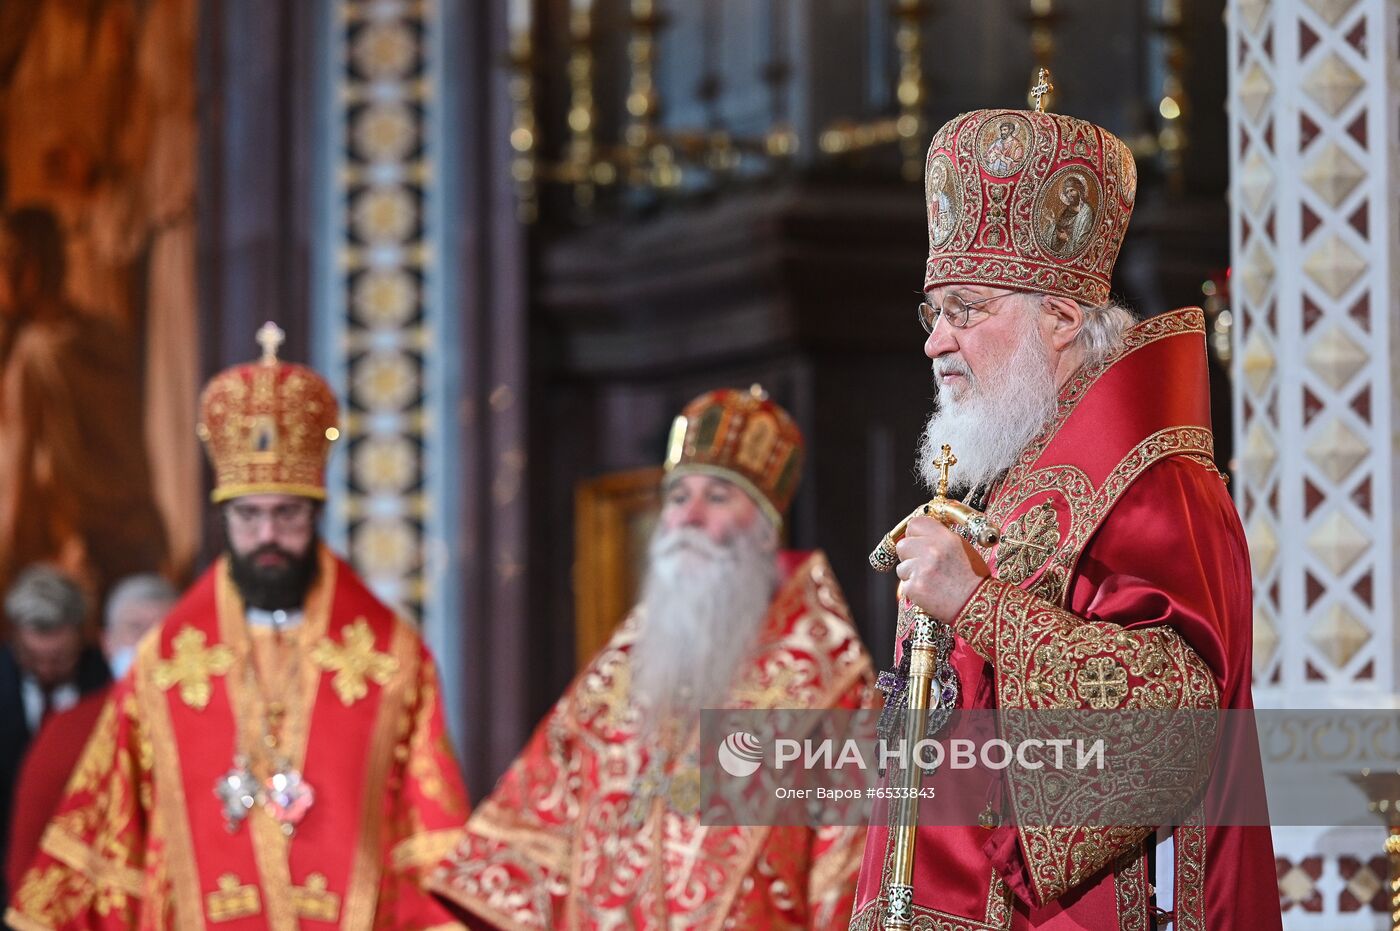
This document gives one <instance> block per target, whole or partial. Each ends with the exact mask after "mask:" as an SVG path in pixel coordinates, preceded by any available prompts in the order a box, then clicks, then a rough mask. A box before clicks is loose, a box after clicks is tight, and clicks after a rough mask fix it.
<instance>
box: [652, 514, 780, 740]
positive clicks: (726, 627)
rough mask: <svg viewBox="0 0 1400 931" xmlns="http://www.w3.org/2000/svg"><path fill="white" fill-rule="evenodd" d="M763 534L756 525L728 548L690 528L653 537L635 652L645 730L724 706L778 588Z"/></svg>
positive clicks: (774, 564)
mask: <svg viewBox="0 0 1400 931" xmlns="http://www.w3.org/2000/svg"><path fill="white" fill-rule="evenodd" d="M762 529H766V528H762ZM760 530H761V528H760V527H759V525H758V524H757V523H755V525H754V526H753V527H752V528H751V529H749V530H747V531H742V532H740V533H737V534H735V536H734V537H733V538H732V539H730V540H729V541H728V542H727V543H725V544H722V545H721V544H717V543H715V542H713V541H712V540H711V539H710V538H709V537H707V536H706V535H705V534H704V533H702V532H701V531H698V530H695V529H694V528H690V527H679V528H677V529H675V530H672V531H670V532H666V531H665V530H662V529H658V530H657V532H656V533H655V535H653V537H652V539H651V545H650V547H649V548H648V556H649V564H648V566H647V573H646V577H645V579H644V580H643V582H642V597H641V603H642V606H643V608H642V610H643V616H642V626H641V630H640V632H639V634H638V638H637V642H636V644H635V645H634V646H633V648H632V698H633V700H634V701H635V702H636V703H637V705H638V706H639V708H640V710H641V712H642V718H643V721H644V722H645V723H649V724H655V723H657V722H658V721H660V720H662V719H664V718H667V717H673V716H691V715H694V714H696V713H698V711H699V710H700V709H702V708H714V707H723V704H724V701H725V699H726V697H727V695H728V693H729V689H730V685H731V683H732V681H733V680H734V677H735V673H736V672H738V671H739V669H740V667H741V666H742V664H743V663H744V662H745V661H746V660H748V659H749V657H750V654H751V653H752V651H753V648H754V646H755V644H756V643H757V640H758V635H759V632H760V629H761V628H762V625H763V621H764V618H765V616H766V615H767V613H768V605H769V602H770V601H771V600H772V598H773V590H774V588H775V586H776V584H777V566H776V563H775V562H774V558H773V556H774V554H773V547H772V544H771V542H769V539H770V537H768V536H766V535H764V534H762V533H761V532H760Z"/></svg>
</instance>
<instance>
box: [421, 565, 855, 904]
mask: <svg viewBox="0 0 1400 931" xmlns="http://www.w3.org/2000/svg"><path fill="white" fill-rule="evenodd" d="M635 631H636V623H635V618H634V619H633V620H631V621H629V622H628V623H627V624H626V625H625V626H624V628H623V629H622V630H621V631H619V633H618V635H617V636H615V637H614V639H613V640H612V641H611V642H610V643H609V645H608V646H607V647H606V648H605V649H604V650H603V652H602V653H601V654H600V655H599V657H598V658H597V659H596V660H595V661H594V662H593V663H591V664H590V666H589V667H588V669H586V670H585V671H584V672H583V673H582V674H581V675H580V677H579V678H578V679H577V680H576V681H575V683H574V685H573V686H572V687H571V689H570V691H569V692H567V693H566V695H565V697H564V699H563V700H561V702H560V703H559V704H558V705H556V706H555V708H554V710H553V711H552V712H551V714H550V717H549V718H548V719H547V721H546V723H545V724H544V725H543V726H542V728H543V729H542V731H541V732H540V733H539V734H537V736H536V737H535V738H534V739H533V740H532V742H531V747H530V749H529V750H527V752H526V754H525V755H524V756H522V757H521V758H519V759H518V760H517V761H516V763H515V764H514V765H513V766H512V769H511V770H510V771H509V772H508V773H507V775H506V777H505V778H503V779H502V781H501V782H500V783H499V784H498V785H497V788H496V792H495V793H494V794H493V795H492V796H491V798H489V799H487V800H486V801H485V803H484V804H482V805H481V806H480V807H479V808H478V809H477V810H476V812H474V813H473V815H472V818H471V820H470V822H469V823H468V832H467V835H466V837H465V838H464V839H463V841H462V843H461V844H460V845H459V846H458V847H457V848H456V850H455V852H454V854H453V856H452V857H451V861H450V865H448V866H447V867H445V868H444V869H442V870H439V871H437V872H436V873H435V874H434V876H433V877H432V879H431V881H430V882H431V888H432V889H433V890H434V891H436V892H438V893H439V894H442V895H444V896H446V897H447V898H449V899H452V900H454V901H456V902H459V903H463V904H469V907H470V908H471V909H472V910H473V911H477V912H480V913H481V914H483V915H484V916H486V917H487V919H488V920H490V921H491V922H492V923H493V924H495V925H497V926H499V927H502V928H507V929H527V928H528V929H539V928H546V927H553V926H561V927H562V926H567V927H633V926H636V925H637V924H638V923H639V921H640V922H641V923H644V924H648V925H656V926H666V927H670V928H673V929H676V931H682V929H695V931H701V929H707V931H719V929H721V928H722V927H724V926H725V924H726V922H727V921H730V920H732V921H733V927H739V928H743V927H773V928H775V929H776V928H785V927H797V926H799V925H801V924H802V922H799V921H796V920H794V921H792V922H791V923H788V922H787V921H786V920H785V919H784V918H783V917H782V916H784V915H787V914H790V913H796V912H797V911H799V910H800V909H802V908H803V907H804V903H805V902H806V899H805V897H804V896H803V894H802V890H803V885H802V883H800V882H799V881H798V880H799V876H801V875H803V874H799V873H798V872H797V870H798V869H799V865H798V864H797V863H796V862H795V861H794V860H793V853H794V852H795V851H801V850H807V849H809V847H808V845H809V842H808V841H805V840H804V841H803V842H801V843H798V842H796V841H795V839H793V838H791V837H790V836H788V835H785V834H783V833H782V832H783V831H784V830H786V829H771V830H770V829H768V828H754V827H741V828H727V827H726V828H721V827H707V826H703V825H701V824H699V822H698V819H697V818H696V817H695V816H694V815H688V816H687V815H685V814H683V813H681V812H678V811H676V810H675V809H674V808H673V807H671V806H668V805H664V804H653V805H651V806H650V808H649V809H648V810H647V811H646V812H645V815H644V819H645V820H643V821H642V823H641V824H640V825H637V824H635V823H633V822H632V821H631V820H630V818H629V815H630V814H631V809H632V807H633V806H632V802H633V799H634V797H635V794H636V787H637V785H638V784H639V782H640V780H641V779H642V777H643V774H644V773H645V772H646V770H647V768H648V765H649V764H650V762H651V759H652V750H651V749H650V747H649V746H648V745H647V743H646V741H644V740H643V739H642V736H641V734H640V733H639V730H638V728H637V726H636V719H635V718H634V717H633V716H632V712H631V711H630V710H629V708H630V707H631V705H630V703H629V702H627V701H626V692H625V691H624V690H623V689H622V688H621V687H620V686H619V685H618V683H619V682H621V681H623V679H624V678H625V676H626V670H627V669H628V668H629V665H630V662H631V657H630V654H629V650H628V647H629V646H630V644H631V643H632V642H634V640H635ZM763 637H764V639H763V641H762V643H763V646H761V647H760V653H759V656H758V657H757V658H756V661H755V663H754V667H755V669H756V671H757V672H756V675H755V677H754V679H753V680H752V681H751V682H750V681H746V682H745V683H743V685H741V686H740V688H741V689H742V688H743V686H746V685H751V686H756V689H753V690H751V692H752V693H751V694H750V695H749V698H750V699H752V698H754V697H756V696H757V695H758V694H759V693H764V696H765V697H766V698H768V699H770V700H771V699H775V698H779V691H781V692H782V693H783V694H782V695H781V698H780V700H781V701H782V702H783V703H784V704H789V706H790V707H798V708H829V707H837V706H838V703H840V702H846V701H849V700H850V696H852V695H854V694H858V693H861V691H862V690H863V688H864V686H865V684H866V683H868V682H869V681H870V679H871V678H872V669H871V663H870V659H869V656H868V654H866V653H865V652H864V650H863V649H862V648H861V647H860V642H859V638H858V637H857V636H856V634H855V631H854V629H853V626H852V624H851V622H850V620H849V614H848V612H847V609H846V606H845V602H844V599H843V598H842V596H841V593H840V590H839V588H838V587H837V586H836V583H835V579H834V578H833V576H832V574H831V572H830V569H829V567H828V565H827V563H826V561H825V558H824V557H823V556H821V555H820V554H817V555H814V556H813V557H812V558H811V559H810V560H809V561H808V562H807V563H806V564H805V565H804V566H802V567H801V568H799V569H798V570H797V571H796V573H795V574H794V575H793V576H792V577H791V578H790V579H789V580H788V581H787V583H786V584H785V585H784V586H783V588H782V589H781V590H780V591H779V592H778V594H777V595H776V596H775V598H774V600H773V603H772V604H771V605H770V606H769V610H768V615H767V620H766V622H765V629H764V634H763ZM778 684H781V686H782V688H781V689H780V690H779V689H778V688H777V687H776V686H777V685H778ZM769 686H774V688H773V689H772V690H771V691H770V690H769V688H768V687H769ZM614 709H615V711H614ZM698 741H699V733H698V729H694V730H693V731H692V732H691V733H690V734H689V735H688V736H685V737H684V738H683V739H681V740H679V741H678V746H677V747H676V752H675V753H674V754H672V758H673V763H674V765H671V764H670V763H668V764H667V766H666V769H665V772H666V773H667V774H669V776H670V778H671V779H672V784H671V787H670V788H671V791H672V792H673V793H674V795H673V799H672V801H673V802H674V803H675V804H676V805H677V806H681V807H689V806H690V805H691V804H692V803H693V799H694V796H695V789H696V784H695V783H696V780H695V778H694V777H695V775H696V770H695V765H694V763H693V762H689V761H690V759H691V758H692V757H693V756H694V754H695V752H697V750H698ZM804 836H805V832H804ZM845 841H846V842H848V843H850V845H851V849H849V850H846V851H841V852H838V853H834V854H832V856H835V857H837V859H834V860H832V861H831V864H830V865H829V866H827V867H826V869H827V870H828V871H831V870H834V871H837V872H840V874H841V875H842V876H846V877H849V878H853V877H854V875H855V873H854V871H853V870H852V871H850V872H847V871H846V865H850V866H851V867H854V865H855V864H856V862H857V858H858V857H859V838H858V835H856V834H855V833H851V834H850V835H849V836H848V837H845ZM842 857H844V859H842ZM826 875H830V872H827V873H826ZM849 878H848V880H847V881H846V883H845V885H843V886H842V888H841V891H840V894H839V895H837V894H836V893H834V892H833V891H832V890H830V889H823V890H819V891H820V893H821V894H822V895H823V896H827V897H830V898H832V899H839V902H834V903H830V904H831V907H832V908H839V909H841V911H840V914H841V915H842V919H844V915H845V910H846V909H849V907H850V896H851V895H852V894H853V891H854V884H853V882H850V881H849ZM566 894H568V895H567V900H566ZM822 901H825V900H824V899H823V900H822ZM819 904H820V903H814V904H813V906H812V907H814V908H816V907H818V905H819ZM821 907H826V906H825V905H822V906H821ZM638 916H643V917H642V918H640V919H639V917H638ZM838 920H841V919H838Z"/></svg>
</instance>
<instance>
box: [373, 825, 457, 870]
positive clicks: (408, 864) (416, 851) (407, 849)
mask: <svg viewBox="0 0 1400 931" xmlns="http://www.w3.org/2000/svg"><path fill="white" fill-rule="evenodd" d="M461 839H462V829H461V828H443V829H442V830H440V831H424V832H423V833H422V834H414V835H413V836H412V837H405V838H404V839H403V840H401V841H399V842H398V843H397V844H395V845H394V849H393V850H391V851H390V852H389V862H390V863H391V864H392V865H393V868H394V869H396V870H406V869H411V868H413V867H425V866H436V865H437V864H438V863H439V862H440V861H441V860H442V858H443V857H445V856H447V853H448V851H450V850H451V849H452V848H453V847H454V846H456V844H457V842H458V841H460V840H461Z"/></svg>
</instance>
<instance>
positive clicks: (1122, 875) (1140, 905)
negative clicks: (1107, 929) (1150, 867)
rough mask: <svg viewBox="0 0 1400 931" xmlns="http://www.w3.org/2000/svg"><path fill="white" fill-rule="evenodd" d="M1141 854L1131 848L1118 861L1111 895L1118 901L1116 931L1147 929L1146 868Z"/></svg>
mask: <svg viewBox="0 0 1400 931" xmlns="http://www.w3.org/2000/svg"><path fill="white" fill-rule="evenodd" d="M1144 862H1145V861H1144V859H1143V854H1142V851H1140V850H1132V851H1129V852H1128V853H1127V855H1125V856H1124V857H1123V859H1121V860H1119V861H1118V865H1117V866H1116V867H1115V876H1114V877H1113V895H1114V898H1115V899H1116V901H1117V903H1118V931H1147V927H1148V926H1147V910H1148V908H1149V907H1150V906H1149V905H1148V901H1147V870H1146V869H1144V868H1143V864H1144Z"/></svg>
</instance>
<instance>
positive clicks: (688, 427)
mask: <svg viewBox="0 0 1400 931" xmlns="http://www.w3.org/2000/svg"><path fill="white" fill-rule="evenodd" d="M696 474H699V475H715V476H718V477H719V478H723V479H726V480H727V481H731V482H733V483H734V484H736V485H738V486H739V487H740V488H742V489H744V491H746V492H748V494H749V497H751V498H753V499H754V501H755V502H757V503H758V506H759V507H760V508H762V509H763V511H764V513H765V514H767V515H768V517H769V519H770V520H772V521H773V526H775V527H781V526H782V525H783V515H784V514H786V513H787V509H788V505H790V504H791V503H792V496H793V494H794V493H795V492H796V491H797V481H798V479H799V478H800V477H801V474H802V433H801V431H799V430H798V429H797V424H796V423H795V422H794V421H793V419H792V417H790V416H789V415H788V412H787V411H785V410H783V409H782V408H781V407H779V406H778V405H777V404H774V403H773V402H772V401H771V400H769V398H768V394H767V392H765V391H764V390H763V389H762V388H761V387H759V386H758V385H754V386H753V387H752V388H750V389H749V390H748V391H737V390H734V389H732V388H721V389H719V390H717V391H709V392H706V393H705V394H702V395H700V397H698V398H696V399H695V400H693V401H691V402H690V403H689V404H687V405H686V406H685V410H683V411H681V414H680V416H679V417H677V418H676V419H675V422H674V423H673V424H672V425H671V440H670V443H669V444H668V445H667V450H666V480H667V481H668V482H669V481H673V480H674V479H676V478H679V477H680V476H682V475H696Z"/></svg>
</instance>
